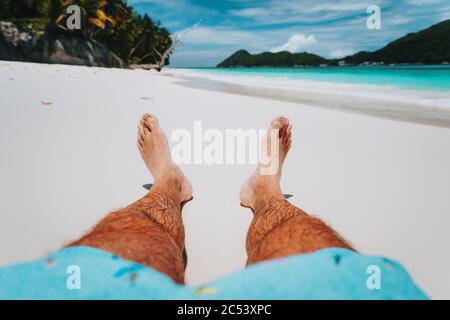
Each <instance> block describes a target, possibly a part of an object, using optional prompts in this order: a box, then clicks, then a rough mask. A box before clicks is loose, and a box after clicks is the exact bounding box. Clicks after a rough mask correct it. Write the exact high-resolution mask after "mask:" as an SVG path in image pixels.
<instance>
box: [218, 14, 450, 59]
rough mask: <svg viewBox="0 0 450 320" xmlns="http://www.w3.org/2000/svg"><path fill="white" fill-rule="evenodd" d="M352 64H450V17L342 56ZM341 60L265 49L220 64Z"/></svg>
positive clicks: (239, 53)
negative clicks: (373, 48) (374, 47)
mask: <svg viewBox="0 0 450 320" xmlns="http://www.w3.org/2000/svg"><path fill="white" fill-rule="evenodd" d="M342 60H344V61H345V63H346V64H349V65H360V64H364V63H381V62H383V63H384V64H440V63H444V62H449V63H450V20H446V21H442V22H440V23H438V24H435V25H433V26H431V27H430V28H428V29H425V30H422V31H420V32H417V33H410V34H408V35H406V36H404V37H402V38H400V39H398V40H395V41H393V42H391V43H389V44H388V45H387V46H385V47H384V48H382V49H380V50H377V51H375V52H367V51H361V52H358V53H356V54H355V55H352V56H349V57H346V58H344V59H342ZM338 63H339V60H336V59H334V60H327V59H324V58H322V57H319V56H316V55H313V54H309V53H305V52H304V53H294V54H292V53H289V52H286V51H284V52H278V53H270V52H264V53H260V54H255V55H251V54H250V53H248V52H247V51H245V50H239V51H237V52H235V53H234V54H232V55H231V56H230V57H228V58H227V59H225V60H224V61H223V62H221V63H220V64H219V65H218V67H222V68H227V67H262V66H270V67H293V66H300V65H302V66H319V65H321V64H327V65H337V64H338Z"/></svg>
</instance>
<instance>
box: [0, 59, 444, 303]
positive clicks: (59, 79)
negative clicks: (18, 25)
mask: <svg viewBox="0 0 450 320" xmlns="http://www.w3.org/2000/svg"><path fill="white" fill-rule="evenodd" d="M175 82H176V80H174V79H173V78H170V77H165V76H162V75H160V74H156V73H153V72H146V71H129V70H112V69H98V68H86V67H70V66H61V65H51V66H48V65H38V64H26V63H13V62H6V61H0V130H1V131H0V147H1V157H0V194H1V201H0V265H6V264H10V263H13V262H18V261H23V260H27V259H33V258H38V257H40V256H42V255H44V254H46V253H48V252H50V251H52V250H55V249H58V248H59V247H60V246H61V245H62V244H63V243H65V242H67V241H70V240H73V239H75V238H76V237H78V236H80V235H81V234H82V233H83V232H84V231H86V230H87V229H88V228H89V227H90V226H92V225H93V224H94V223H95V222H96V221H98V220H99V219H101V218H102V217H103V216H104V215H105V214H106V213H107V212H108V211H111V210H114V209H117V208H120V207H123V206H125V205H127V204H129V203H130V202H132V201H134V200H136V199H138V198H139V197H141V196H143V195H144V194H145V192H146V191H145V190H144V189H143V188H142V185H143V184H145V183H148V182H150V181H151V179H150V178H149V174H148V173H147V171H146V168H145V167H144V165H143V163H142V162H141V160H140V157H139V154H138V151H137V149H136V146H135V139H136V124H137V121H138V119H139V117H140V116H141V114H142V113H143V112H146V111H149V112H152V113H155V114H156V115H158V116H159V118H160V120H161V124H162V126H163V128H164V129H165V130H166V131H167V132H168V133H169V134H170V133H171V132H172V131H173V130H174V129H177V128H187V129H190V130H192V128H193V122H194V121H195V120H202V121H203V123H204V126H205V127H206V128H219V129H226V128H265V127H266V126H267V123H268V122H269V121H270V119H271V118H273V117H274V116H276V115H278V114H284V115H286V116H288V117H289V118H290V119H291V120H292V122H293V123H294V133H293V134H294V136H293V140H294V145H293V148H292V151H291V153H290V156H289V158H288V161H287V163H286V169H285V171H284V172H285V174H284V178H283V189H284V192H286V193H290V194H293V195H294V197H293V198H292V199H291V200H292V202H293V203H294V204H295V205H297V206H299V207H301V208H303V209H304V210H306V211H308V212H309V213H311V214H315V215H318V216H320V217H321V218H323V219H324V220H325V221H327V222H329V223H330V224H331V225H332V226H333V227H335V228H336V229H337V230H338V231H339V232H340V233H341V234H342V235H343V236H344V237H345V238H347V239H348V240H349V241H351V243H353V244H354V246H355V247H356V248H357V249H358V250H360V251H362V252H365V253H369V254H381V255H385V256H388V257H391V258H394V259H396V260H398V261H400V262H402V263H403V264H404V266H405V267H406V268H407V269H408V271H409V272H410V273H411V274H412V275H413V277H414V278H415V280H416V282H417V283H418V284H419V285H420V286H421V287H422V288H423V289H424V290H425V291H426V292H427V293H428V294H430V295H431V297H433V298H447V299H448V298H450V275H449V273H448V270H450V250H449V249H448V246H449V244H450V232H449V227H450V196H449V194H450V165H449V164H450V129H446V128H440V127H432V126H426V125H419V124H414V123H406V122H398V121H392V120H385V119H380V118H372V117H368V116H362V115H356V114H352V113H346V112H341V111H334V110H327V109H323V108H317V107H310V106H302V105H298V104H293V103H288V102H277V101H273V100H265V99H259V98H254V97H245V96H239V95H233V94H227V93H220V92H213V91H206V90H200V89H191V88H187V87H184V86H180V85H178V84H176V83H175ZM142 98H145V99H142ZM42 102H50V103H51V105H43V104H42ZM183 169H184V170H185V172H186V174H187V176H188V177H189V178H190V179H191V181H192V183H193V185H194V197H195V199H194V201H192V202H191V203H190V204H188V205H187V206H186V207H185V210H184V213H183V217H184V221H185V225H186V238H187V251H188V256H189V265H188V270H187V282H188V283H189V284H200V283H204V282H205V281H208V280H211V279H215V278H217V277H220V276H222V275H225V274H227V273H229V272H233V271H237V270H239V269H241V268H242V267H243V266H244V263H245V259H246V254H245V242H244V241H245V236H246V231H247V228H248V225H249V223H250V221H251V217H252V215H251V212H250V211H249V210H247V209H244V208H240V207H239V197H238V193H239V187H240V184H241V183H242V182H243V181H244V180H245V179H246V177H247V176H248V175H249V174H250V172H251V171H252V166H250V165H228V166H227V165H212V166H206V165H185V166H183ZM362 285H364V284H362Z"/></svg>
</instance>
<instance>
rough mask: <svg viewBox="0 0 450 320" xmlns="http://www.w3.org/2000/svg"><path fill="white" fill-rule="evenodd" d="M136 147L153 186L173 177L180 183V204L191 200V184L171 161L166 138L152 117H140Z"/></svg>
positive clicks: (149, 115) (147, 115) (148, 115)
mask: <svg viewBox="0 0 450 320" xmlns="http://www.w3.org/2000/svg"><path fill="white" fill-rule="evenodd" d="M137 147H138V149H139V152H140V153H141V156H142V160H144V163H145V165H146V166H147V168H148V170H150V173H151V175H152V176H153V178H154V179H155V181H154V184H157V183H159V182H163V181H164V180H165V179H167V178H174V177H175V178H177V179H179V181H180V183H181V193H180V195H181V202H185V201H188V200H190V199H191V198H192V186H191V183H190V182H189V180H188V179H187V178H186V176H185V175H184V174H183V172H182V171H181V169H180V168H179V167H178V166H177V165H176V164H175V163H174V162H173V161H172V157H171V155H170V148H169V143H168V141H167V137H166V135H165V134H164V132H163V130H162V129H161V127H160V126H159V122H158V119H157V118H156V117H155V116H154V115H151V114H148V113H146V114H144V115H143V116H142V118H141V121H140V122H139V125H138V139H137Z"/></svg>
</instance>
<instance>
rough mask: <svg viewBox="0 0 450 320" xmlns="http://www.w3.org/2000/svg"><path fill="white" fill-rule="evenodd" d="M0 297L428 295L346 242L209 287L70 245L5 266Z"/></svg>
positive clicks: (394, 266) (400, 271)
mask: <svg viewBox="0 0 450 320" xmlns="http://www.w3.org/2000/svg"><path fill="white" fill-rule="evenodd" d="M0 299H427V296H426V295H425V294H424V293H423V292H422V291H421V290H420V289H419V288H418V287H417V286H416V285H415V284H414V282H413V281H412V280H411V278H410V276H409V275H408V273H407V272H406V271H405V269H404V268H403V267H402V266H401V265H400V264H399V263H397V262H395V261H392V260H390V259H386V258H383V257H376V256H367V255H362V254H359V253H356V252H353V251H350V250H346V249H341V248H328V249H322V250H319V251H317V252H314V253H310V254H302V255H296V256H290V257H285V258H281V259H276V260H271V261H268V262H264V263H258V264H254V265H252V266H249V267H247V268H245V269H243V270H242V271H240V272H237V273H234V274H230V275H228V276H225V277H223V278H220V279H218V280H215V281H211V282H209V283H207V284H205V285H202V286H187V285H186V286H183V285H179V284H177V283H175V282H174V281H172V279H170V278H169V277H168V276H166V275H164V274H162V273H160V272H158V271H156V270H154V269H152V268H149V267H146V266H143V265H141V264H137V263H135V262H132V261H128V260H124V259H121V258H119V257H118V256H116V255H114V254H111V253H109V252H106V251H103V250H99V249H95V248H90V247H70V248H65V249H62V250H60V251H57V252H55V253H53V254H50V255H49V256H47V257H45V258H44V259H40V260H35V261H32V262H29V263H22V264H16V265H13V266H9V267H5V268H2V269H0Z"/></svg>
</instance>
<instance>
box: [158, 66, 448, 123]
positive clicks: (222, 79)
mask: <svg viewBox="0 0 450 320" xmlns="http://www.w3.org/2000/svg"><path fill="white" fill-rule="evenodd" d="M162 74H163V75H164V76H168V77H173V78H175V79H176V80H177V81H176V83H177V84H179V85H182V86H185V87H189V88H195V89H204V90H210V91H216V92H224V93H231V94H238V95H243V96H250V97H256V98H264V99H270V100H275V101H283V102H290V103H296V104H302V105H309V106H314V107H321V108H329V109H334V110H340V111H346V112H353V113H357V114H363V115H368V116H372V117H380V118H384V119H390V120H397V121H405V122H412V123H418V124H424V125H431V126H437V127H444V128H450V100H449V101H448V103H449V104H448V108H446V107H444V105H445V106H446V105H447V101H443V102H442V101H439V100H438V101H436V100H432V101H431V103H430V101H426V99H427V97H426V94H431V95H434V97H433V98H436V97H439V94H437V93H433V92H430V91H427V90H424V91H423V92H420V93H422V94H425V96H420V95H417V92H416V91H414V90H410V89H408V90H406V89H399V88H393V87H391V86H388V85H386V86H380V85H364V84H363V85H353V84H337V83H330V82H322V81H313V80H288V81H286V80H283V81H279V79H278V83H277V79H275V80H272V79H271V80H268V81H266V82H264V81H259V82H258V80H260V78H264V77H258V76H253V77H254V78H255V81H253V83H252V81H245V80H247V79H244V81H242V80H241V79H240V78H239V76H222V75H220V76H215V75H214V76H211V75H209V74H201V73H198V74H196V73H193V72H190V71H189V69H170V68H169V69H166V70H164V71H163V73H162ZM250 77H251V76H249V77H248V78H250ZM263 80H264V79H263ZM289 82H291V83H290V84H288V85H287V86H285V87H284V88H283V85H285V84H286V83H289ZM296 84H297V85H302V86H303V87H301V88H295V87H294V86H295V85H296ZM358 90H360V91H359V93H358ZM377 90H380V91H383V92H384V93H383V94H379V93H378V92H377ZM398 93H400V94H398ZM390 94H391V96H390ZM411 95H412V96H413V97H414V95H416V99H415V100H414V98H411ZM441 96H444V95H443V94H442V95H441ZM405 97H408V98H409V99H404V98H405ZM418 99H422V103H420V102H417V100H418ZM445 99H450V96H448V97H447V96H445ZM408 100H409V101H408ZM419 101H420V100H419ZM436 102H441V103H440V104H439V103H436Z"/></svg>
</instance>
